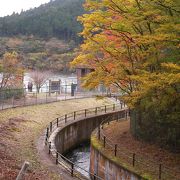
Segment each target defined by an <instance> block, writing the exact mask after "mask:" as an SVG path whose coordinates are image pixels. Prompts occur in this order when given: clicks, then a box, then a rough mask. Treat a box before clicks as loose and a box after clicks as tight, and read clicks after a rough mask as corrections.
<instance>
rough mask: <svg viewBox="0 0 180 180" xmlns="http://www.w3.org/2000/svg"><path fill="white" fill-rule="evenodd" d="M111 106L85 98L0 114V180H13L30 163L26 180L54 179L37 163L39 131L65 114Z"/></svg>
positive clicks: (108, 102) (105, 101)
mask: <svg viewBox="0 0 180 180" xmlns="http://www.w3.org/2000/svg"><path fill="white" fill-rule="evenodd" d="M110 103H112V102H110V100H108V99H102V100H96V99H94V98H87V99H78V100H68V101H61V102H56V103H51V104H44V105H37V106H29V107H22V108H15V109H9V110H4V111H0V179H6V180H7V179H15V177H16V175H17V173H18V172H19V170H20V167H21V165H22V163H23V162H24V161H25V160H27V161H29V162H30V163H31V167H30V170H29V173H28V174H29V177H31V178H28V176H27V179H56V178H55V177H56V176H55V175H53V174H52V173H49V172H48V171H47V170H46V169H45V167H43V165H41V164H40V163H39V160H38V154H37V152H36V141H37V139H38V137H39V136H40V134H41V133H42V131H43V130H44V129H45V128H46V126H47V124H48V123H49V122H50V121H52V120H53V119H55V118H56V117H58V116H61V115H63V114H65V113H69V112H72V111H75V110H78V109H85V108H90V107H95V106H102V105H104V104H110Z"/></svg>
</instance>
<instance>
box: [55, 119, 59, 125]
mask: <svg viewBox="0 0 180 180" xmlns="http://www.w3.org/2000/svg"><path fill="white" fill-rule="evenodd" d="M56 120H57V121H56V123H57V127H58V126H59V118H57V119H56Z"/></svg>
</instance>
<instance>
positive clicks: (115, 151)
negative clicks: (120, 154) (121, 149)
mask: <svg viewBox="0 0 180 180" xmlns="http://www.w3.org/2000/svg"><path fill="white" fill-rule="evenodd" d="M114 155H115V156H116V155H117V144H115V148H114Z"/></svg>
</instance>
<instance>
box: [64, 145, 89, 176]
mask: <svg viewBox="0 0 180 180" xmlns="http://www.w3.org/2000/svg"><path fill="white" fill-rule="evenodd" d="M65 156H66V157H67V158H68V159H69V160H70V161H72V162H73V163H74V164H75V165H77V166H79V167H81V168H82V169H85V170H86V171H89V165H90V142H85V143H82V144H80V145H79V146H78V147H77V148H75V149H73V150H71V151H70V152H68V153H67V154H66V155H65ZM77 166H75V169H76V170H77V171H79V172H80V173H81V174H83V175H84V176H86V177H88V178H89V174H88V173H87V172H85V171H83V170H82V169H81V168H78V167H77Z"/></svg>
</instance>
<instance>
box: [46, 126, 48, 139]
mask: <svg viewBox="0 0 180 180" xmlns="http://www.w3.org/2000/svg"><path fill="white" fill-rule="evenodd" d="M46 136H47V137H49V128H48V127H47V132H46Z"/></svg>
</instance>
